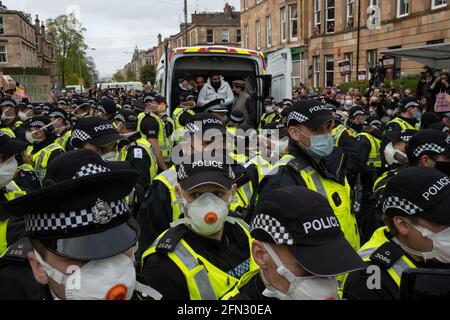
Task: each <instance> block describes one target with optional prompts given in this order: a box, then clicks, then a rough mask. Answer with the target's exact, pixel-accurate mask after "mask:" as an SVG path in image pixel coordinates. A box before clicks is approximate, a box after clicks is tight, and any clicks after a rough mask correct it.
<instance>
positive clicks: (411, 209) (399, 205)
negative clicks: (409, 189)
mask: <svg viewBox="0 0 450 320" xmlns="http://www.w3.org/2000/svg"><path fill="white" fill-rule="evenodd" d="M393 208H394V209H398V210H402V211H404V212H405V213H407V214H409V215H411V216H412V215H415V214H418V213H421V212H423V211H424V210H423V209H422V208H420V207H419V206H417V205H415V204H414V203H412V202H411V201H409V200H406V199H403V198H400V197H395V196H391V197H387V198H386V199H385V200H384V202H383V213H386V210H387V209H393Z"/></svg>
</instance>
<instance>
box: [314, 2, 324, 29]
mask: <svg viewBox="0 0 450 320" xmlns="http://www.w3.org/2000/svg"><path fill="white" fill-rule="evenodd" d="M317 18H318V19H319V21H317ZM317 26H319V34H320V33H322V0H314V27H317Z"/></svg>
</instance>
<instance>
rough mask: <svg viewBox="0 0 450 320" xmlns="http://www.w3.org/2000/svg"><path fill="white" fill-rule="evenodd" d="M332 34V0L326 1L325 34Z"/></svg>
mask: <svg viewBox="0 0 450 320" xmlns="http://www.w3.org/2000/svg"><path fill="white" fill-rule="evenodd" d="M333 32H334V0H327V33H333Z"/></svg>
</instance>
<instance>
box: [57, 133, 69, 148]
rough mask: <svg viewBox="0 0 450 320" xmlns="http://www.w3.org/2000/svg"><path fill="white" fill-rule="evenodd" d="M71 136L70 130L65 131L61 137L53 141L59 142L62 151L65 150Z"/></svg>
mask: <svg viewBox="0 0 450 320" xmlns="http://www.w3.org/2000/svg"><path fill="white" fill-rule="evenodd" d="M71 136H72V130H69V131H67V132H66V133H64V134H63V135H62V136H61V137H58V138H56V140H55V143H56V144H59V145H60V146H61V147H62V148H63V149H64V151H65V150H67V143H68V142H69V139H70V137H71Z"/></svg>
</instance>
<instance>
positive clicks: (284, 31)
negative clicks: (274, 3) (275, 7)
mask: <svg viewBox="0 0 450 320" xmlns="http://www.w3.org/2000/svg"><path fill="white" fill-rule="evenodd" d="M282 12H283V14H281V13H282ZM283 26H284V28H283ZM287 31H288V30H287V20H286V7H281V8H280V40H281V43H285V42H286V41H287Z"/></svg>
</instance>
